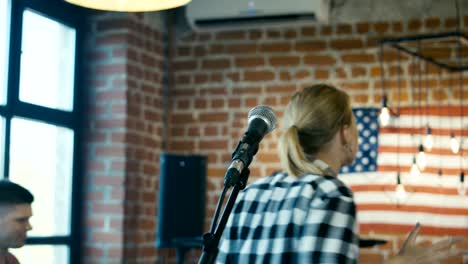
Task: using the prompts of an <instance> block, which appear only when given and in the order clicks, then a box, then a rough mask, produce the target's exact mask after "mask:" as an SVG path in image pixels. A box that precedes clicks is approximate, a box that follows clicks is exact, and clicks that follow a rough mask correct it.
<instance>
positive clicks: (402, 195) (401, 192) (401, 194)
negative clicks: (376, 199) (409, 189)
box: [395, 183, 406, 202]
mask: <svg viewBox="0 0 468 264" xmlns="http://www.w3.org/2000/svg"><path fill="white" fill-rule="evenodd" d="M395 197H396V199H397V200H398V201H399V202H401V201H402V200H404V199H406V190H405V187H404V186H403V184H401V183H400V184H397V187H396V188H395Z"/></svg>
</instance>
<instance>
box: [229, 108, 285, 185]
mask: <svg viewBox="0 0 468 264" xmlns="http://www.w3.org/2000/svg"><path fill="white" fill-rule="evenodd" d="M275 126H276V115H275V112H274V111H273V109H272V108H271V107H269V106H266V105H259V106H256V107H254V108H252V109H251V110H250V111H249V114H248V127H247V131H246V132H245V133H244V135H243V137H242V139H241V140H240V141H239V143H238V144H237V147H236V149H235V150H234V152H233V153H232V161H231V165H230V166H229V167H228V169H227V171H226V175H225V176H224V185H225V186H227V187H230V186H234V185H235V184H236V183H237V182H238V181H239V177H240V175H241V173H242V171H243V170H244V168H247V167H248V166H249V165H250V162H252V159H253V156H254V155H255V154H256V153H257V151H258V144H259V143H260V141H261V140H262V139H263V137H264V136H265V135H266V134H268V133H270V132H271V131H272V130H273V129H274V128H275Z"/></svg>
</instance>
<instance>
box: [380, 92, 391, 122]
mask: <svg viewBox="0 0 468 264" xmlns="http://www.w3.org/2000/svg"><path fill="white" fill-rule="evenodd" d="M379 121H380V125H381V126H383V127H385V126H388V124H389V123H390V110H389V109H388V107H387V95H384V96H383V98H382V109H380V115H379Z"/></svg>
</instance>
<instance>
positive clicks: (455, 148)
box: [450, 132, 460, 154]
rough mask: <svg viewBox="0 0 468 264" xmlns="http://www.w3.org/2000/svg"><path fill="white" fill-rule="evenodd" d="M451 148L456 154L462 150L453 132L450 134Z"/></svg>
mask: <svg viewBox="0 0 468 264" xmlns="http://www.w3.org/2000/svg"><path fill="white" fill-rule="evenodd" d="M450 149H451V150H452V152H453V153H454V154H457V153H458V151H459V150H460V143H459V142H458V140H457V138H456V137H455V135H454V134H453V132H452V133H451V134H450Z"/></svg>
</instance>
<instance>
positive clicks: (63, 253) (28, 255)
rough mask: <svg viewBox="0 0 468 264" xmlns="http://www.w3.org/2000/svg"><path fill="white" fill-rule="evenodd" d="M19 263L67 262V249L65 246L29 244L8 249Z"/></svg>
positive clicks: (55, 263)
mask: <svg viewBox="0 0 468 264" xmlns="http://www.w3.org/2000/svg"><path fill="white" fill-rule="evenodd" d="M9 251H10V252H11V253H12V254H13V255H15V257H16V258H18V260H19V262H20V263H47V264H64V263H69V261H68V259H69V255H70V253H69V250H68V247H67V246H52V245H51V246H46V245H40V246H39V245H38V246H36V245H31V246H24V247H22V248H18V249H10V250H9Z"/></svg>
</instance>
